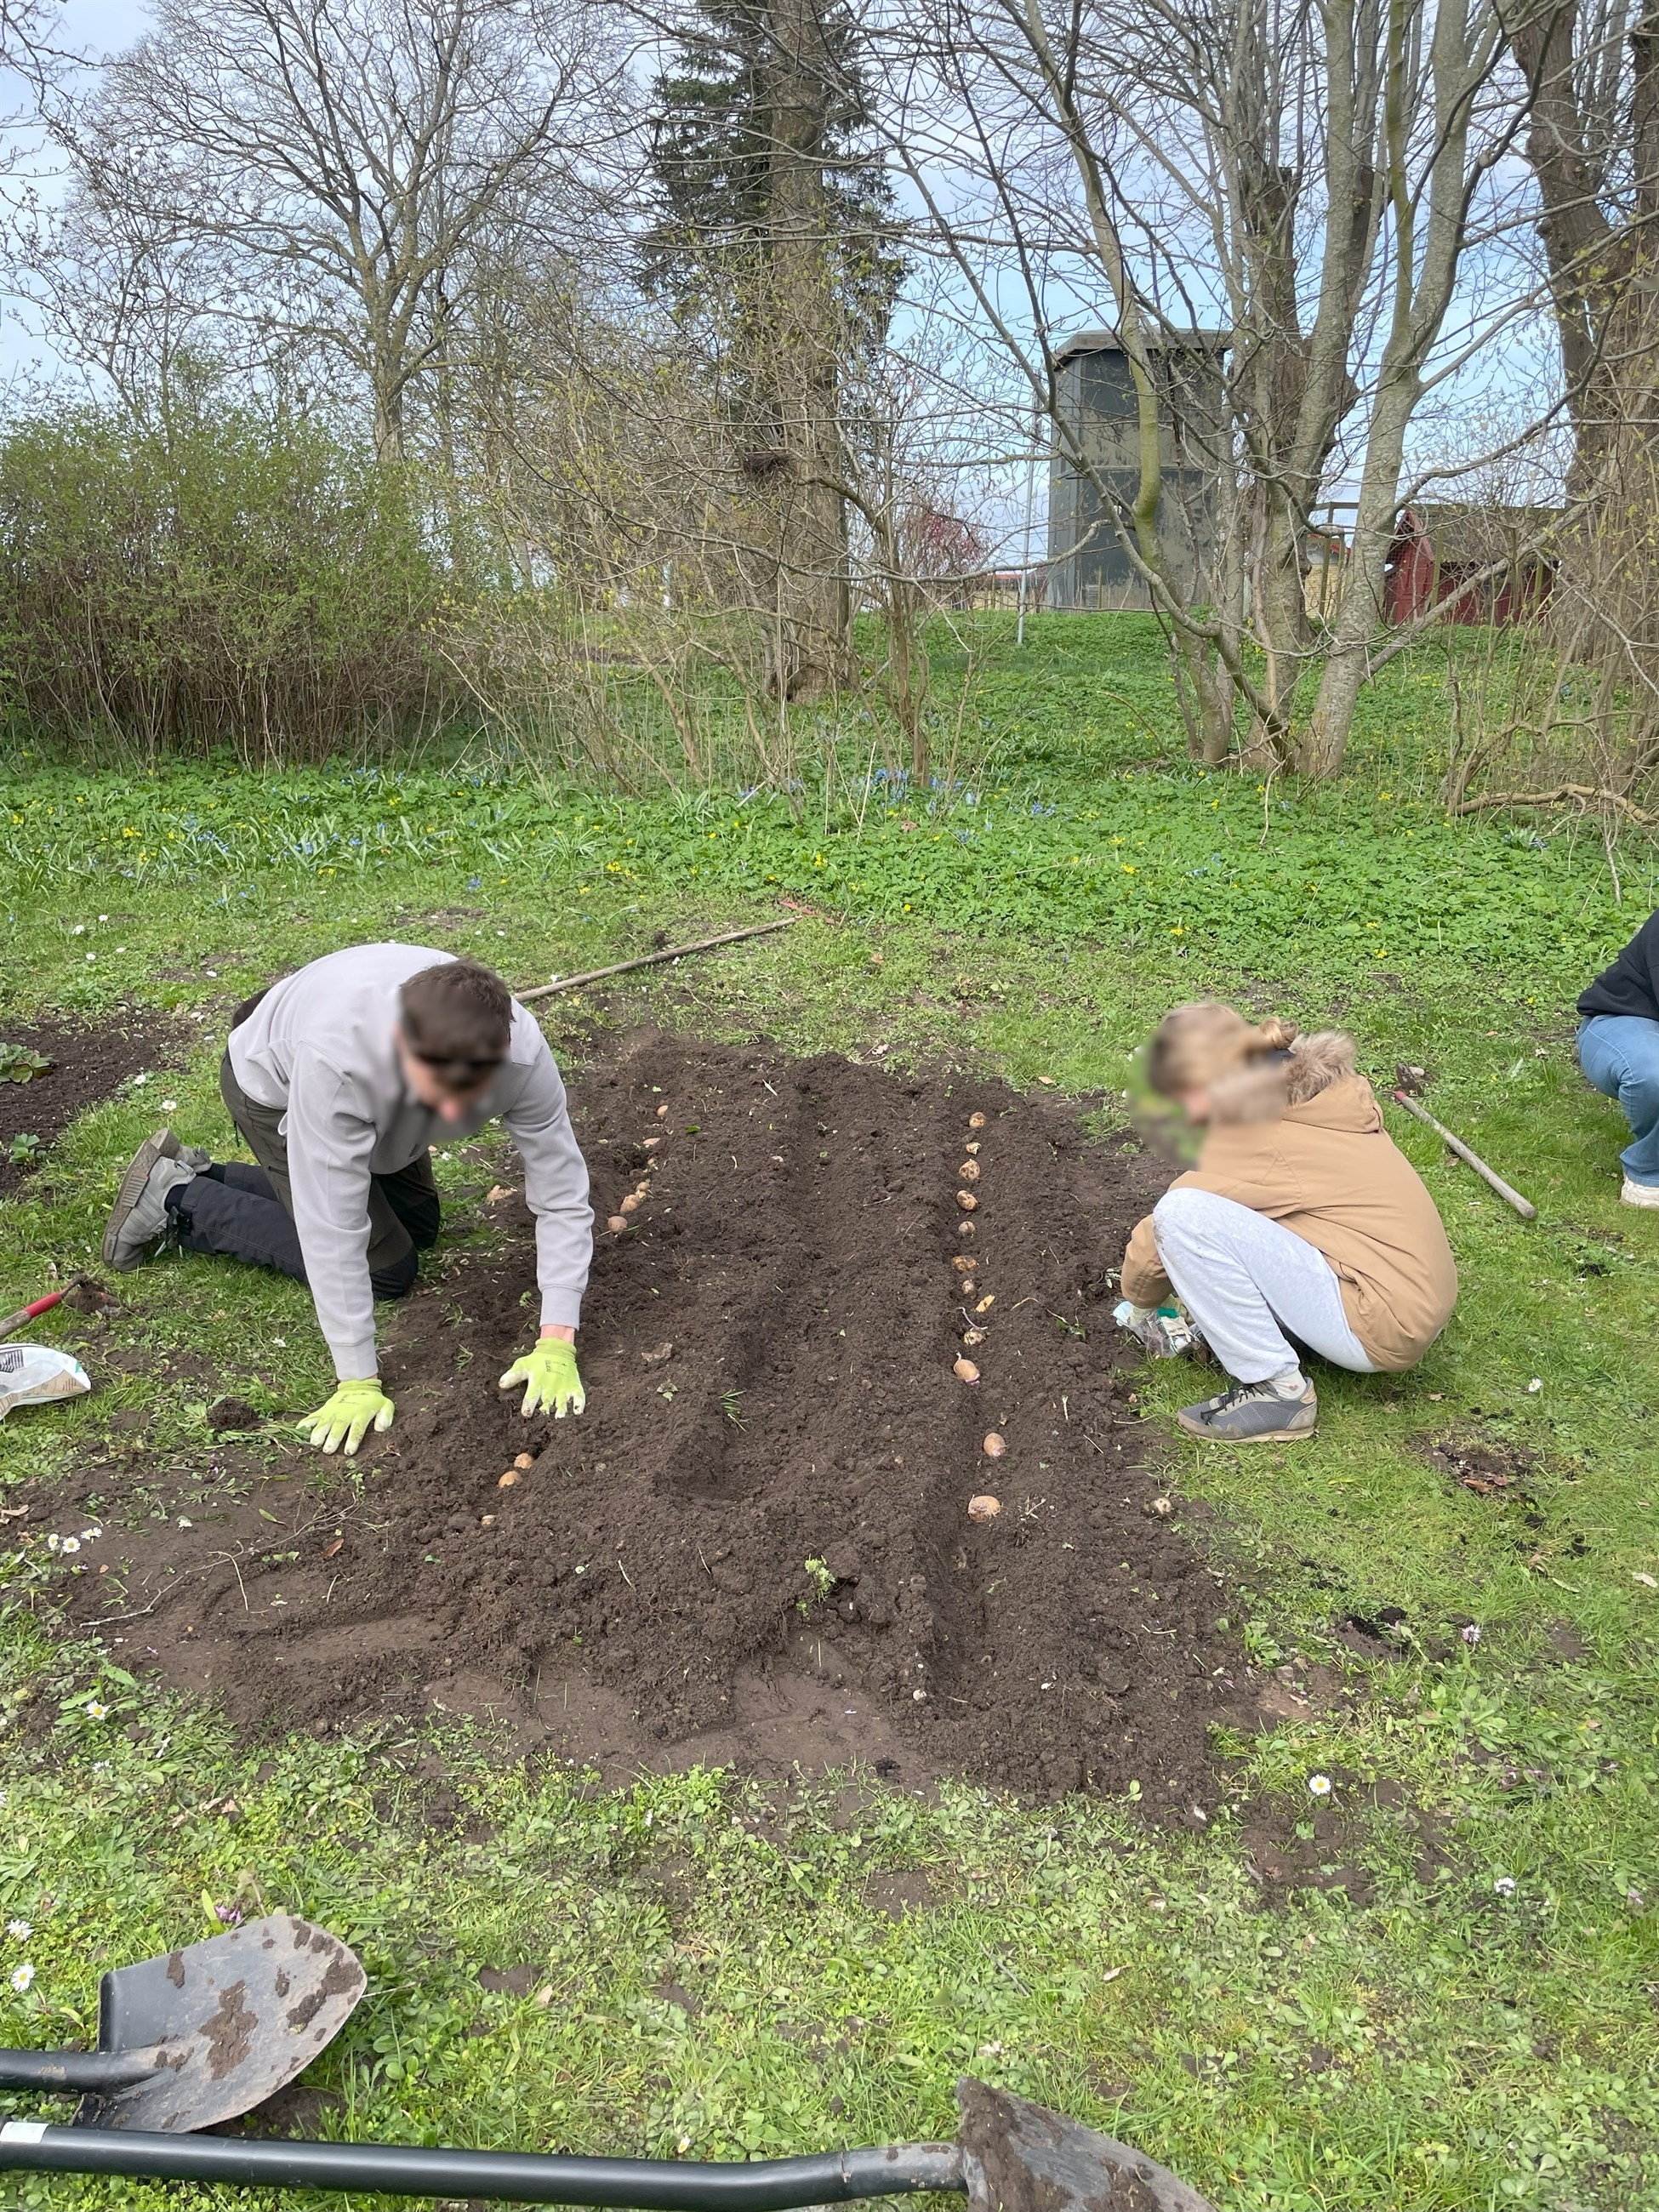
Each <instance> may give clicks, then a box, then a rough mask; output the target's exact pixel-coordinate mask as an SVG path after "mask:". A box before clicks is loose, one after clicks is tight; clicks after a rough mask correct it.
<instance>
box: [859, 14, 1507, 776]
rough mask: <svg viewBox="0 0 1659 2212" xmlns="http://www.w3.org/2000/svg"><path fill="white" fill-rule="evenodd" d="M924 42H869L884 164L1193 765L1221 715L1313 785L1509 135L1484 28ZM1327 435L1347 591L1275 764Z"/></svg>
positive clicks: (1350, 18)
mask: <svg viewBox="0 0 1659 2212" xmlns="http://www.w3.org/2000/svg"><path fill="white" fill-rule="evenodd" d="M926 27H927V38H926V39H925V40H917V38H916V37H915V35H914V33H912V32H911V31H910V30H909V29H908V25H907V23H906V22H902V21H894V22H893V23H892V25H891V27H890V36H889V51H890V53H891V55H892V56H893V61H894V66H895V69H896V70H901V71H902V73H903V75H904V80H905V82H906V86H907V90H908V94H909V97H908V105H907V107H906V111H905V120H904V125H903V131H902V146H903V150H904V155H905V158H906V161H907V165H908V168H909V171H910V173H911V175H912V178H913V179H914V181H915V185H916V187H917V189H918V191H921V193H922V194H923V196H924V197H925V198H926V200H927V204H928V206H929V209H930V211H931V213H932V215H933V220H934V224H935V228H936V234H937V235H938V238H939V241H940V243H941V245H942V246H943V248H944V249H945V251H946V252H949V253H950V255H951V257H952V258H953V260H954V262H955V264H956V265H957V270H958V271H959V273H960V276H961V277H962V278H963V282H964V284H965V288H966V290H967V293H968V295H969V298H970V299H971V301H972V303H973V307H974V309H975V311H976V312H977V313H978V314H979V315H981V317H982V318H983V319H985V321H986V322H987V323H988V324H989V325H990V326H991V327H992V328H993V329H994V331H996V333H997V336H998V338H999V340H1000V343H1001V344H1002V346H1003V347H1004V349H1006V352H1007V354H1008V356H1009V358H1010V361H1011V363H1012V367H1013V368H1014V370H1015V372H1016V374H1018V376H1019V377H1020V378H1021V379H1022V380H1024V383H1025V384H1026V385H1027V386H1028V387H1029V389H1030V392H1031V395H1032V397H1033V398H1034V399H1035V400H1036V404H1038V405H1039V406H1040V407H1041V408H1042V410H1044V411H1045V413H1046V415H1047V416H1048V421H1049V423H1050V425H1051V429H1052V435H1053V437H1054V445H1055V447H1056V450H1057V452H1058V453H1060V454H1061V455H1062V456H1063V457H1064V459H1066V462H1067V463H1068V464H1069V465H1071V467H1073V469H1074V470H1076V471H1079V473H1081V474H1084V475H1086V476H1089V477H1091V479H1092V481H1093V482H1094V483H1095V486H1096V489H1097V494H1098V497H1099V502H1100V506H1101V509H1102V513H1103V517H1104V520H1105V525H1106V526H1107V527H1109V528H1111V529H1112V530H1114V531H1115V533H1116V535H1117V537H1118V538H1119V541H1120V543H1121V545H1122V546H1123V548H1124V550H1125V551H1126V553H1127V556H1128V558H1129V560H1130V562H1131V564H1132V566H1133V568H1134V570H1135V572H1136V573H1137V574H1139V576H1140V577H1141V579H1142V580H1143V582H1144V585H1145V587H1146V593H1147V596H1148V599H1149V601H1150V604H1151V605H1152V608H1153V610H1154V611H1156V612H1157V613H1158V614H1159V615H1160V617H1162V618H1163V619H1164V623H1166V625H1167V627H1168V628H1169V629H1170V633H1171V636H1172V641H1173V643H1174V646H1175V648H1176V666H1177V672H1178V673H1179V674H1180V675H1181V676H1182V678H1183V679H1184V681H1185V684H1186V688H1187V692H1188V700H1189V702H1190V704H1191V707H1192V709H1193V712H1192V717H1191V720H1192V724H1193V727H1194V744H1195V749H1196V750H1199V751H1200V753H1201V754H1202V755H1203V756H1204V757H1206V758H1208V759H1210V760H1212V761H1213V760H1218V759H1220V758H1222V757H1225V754H1226V752H1227V751H1228V750H1229V749H1230V747H1231V743H1232V741H1233V738H1232V733H1233V728H1234V722H1235V716H1236V714H1237V708H1238V706H1239V705H1241V704H1242V705H1243V707H1244V708H1245V709H1246V710H1247V713H1248V715H1249V720H1250V723H1251V726H1252V728H1253V730H1254V732H1255V736H1256V738H1257V739H1258V740H1259V741H1261V743H1263V744H1265V746H1266V747H1267V750H1268V751H1269V754H1270V756H1271V757H1273V759H1275V760H1277V761H1278V762H1279V763H1282V764H1286V765H1288V764H1289V763H1291V761H1292V759H1294V760H1296V761H1297V762H1298V763H1299V764H1300V765H1302V766H1304V767H1306V768H1308V769H1313V770H1315V771H1316V772H1321V773H1328V772H1330V771H1332V770H1333V769H1335V768H1336V767H1337V766H1339V765H1340V761H1341V757H1342V750H1343V746H1344V744H1345V743H1346V731H1347V726H1348V723H1349V721H1350V720H1351V719H1352V708H1353V702H1354V698H1355V696H1357V692H1358V683H1359V681H1360V680H1361V679H1362V678H1363V674H1364V666H1365V648H1366V646H1367V644H1368V643H1369V641H1370V637H1371V635H1373V633H1374V630H1375V628H1376V623H1377V620H1378V618H1379V614H1380V586H1381V579H1382V569H1383V562H1384V560H1385V558H1386V555H1387V550H1388V546H1389V542H1390V539H1391V538H1392V532H1393V522H1394V514H1395V496H1396V494H1397V490H1398V486H1399V481H1400V473H1401V465H1402V458H1403V451H1404V439H1405V435H1406V431H1407V428H1408V426H1409V423H1410V421H1411V416H1412V413H1413V409H1414V407H1415V405H1416V404H1417V402H1418V400H1419V398H1420V396H1421V393H1422V391H1423V389H1424V386H1425V378H1426V376H1427V374H1428V371H1429V364H1430V361H1431V356H1432V354H1433V351H1434V349H1435V347H1436V345H1437V343H1438V342H1439V340H1440V338H1441V337H1442V334H1443V330H1444V327H1445V319H1446V315H1447V313H1448V310H1449V307H1450V305H1451V302H1452V301H1453V298H1454V296H1455V287H1456V283H1457V278H1458V274H1459V270H1460V268H1461V266H1462V254H1463V252H1464V251H1465V249H1466V247H1467V246H1468V243H1469V240H1470V238H1471V235H1472V234H1473V232H1474V220H1475V212H1476V209H1477V204H1478V202H1479V198H1480V192H1481V189H1482V186H1483V184H1484V182H1485V180H1486V178H1487V177H1488V175H1489V173H1490V172H1491V170H1492V166H1493V164H1494V162H1495V161H1497V159H1498V156H1499V155H1501V152H1502V151H1503V149H1504V147H1505V146H1506V145H1507V144H1508V143H1509V141H1510V137H1511V136H1512V134H1513V131H1514V130H1515V127H1516V118H1517V113H1518V105H1519V99H1518V88H1517V86H1516V84H1515V83H1513V82H1509V81H1507V80H1505V79H1504V77H1503V76H1502V74H1501V64H1502V60H1503V56H1504V36H1503V29H1502V25H1501V22H1500V21H1499V17H1498V9H1497V4H1496V0H1450V4H1449V5H1442V4H1440V0H1434V4H1431V0H1323V4H1316V0H1195V4H1194V5H1191V6H1186V5H1182V6H1177V5H1176V4H1175V0H1150V4H1147V5H1134V6H1130V5H1128V4H1126V0H1066V4H1064V5H1062V4H1061V0H1053V4H1052V5H1050V4H1045V0H983V4H980V0H975V5H973V6H963V5H959V4H957V0H930V4H929V6H928V8H927V13H926ZM1499 221H1500V218H1499V217H1498V216H1496V215H1494V216H1492V225H1493V226H1496V225H1498V222H1499ZM1068 308H1069V313H1067V310H1068ZM1067 320H1069V321H1072V322H1073V323H1084V322H1092V323H1104V324H1105V325H1107V326H1108V327H1109V329H1110V330H1111V331H1113V332H1115V335H1116V337H1118V339H1119V341H1120V342H1121V345H1122V348H1123V351H1124V354H1125V356H1126V357H1127V361H1128V363H1129V367H1130V371H1131V374H1132V377H1133V387H1134V397H1135V405H1136V410H1137V417H1138V431H1139V481H1138V482H1137V483H1133V484H1128V483H1123V482H1122V481H1121V480H1120V481H1118V482H1116V483H1114V482H1112V481H1111V480H1109V478H1108V477H1105V476H1103V474H1102V472H1101V471H1100V470H1099V469H1098V467H1097V465H1096V464H1095V463H1093V462H1092V461H1091V457H1090V455H1089V454H1088V453H1086V452H1085V451H1084V450H1083V447H1082V444H1081V442H1080V441H1079V438H1078V436H1077V434H1076V430H1075V428H1074V426H1073V424H1071V423H1070V422H1067V421H1066V419H1065V416H1064V411H1063V410H1062V409H1061V408H1060V406H1059V404H1058V380H1057V376H1056V363H1055V358H1054V349H1053V343H1052V341H1051V337H1050V332H1051V331H1054V330H1056V329H1058V328H1063V327H1064V322H1065V321H1067ZM1206 321H1212V322H1213V323H1214V324H1215V325H1219V326H1220V327H1221V328H1223V329H1224V330H1225V331H1226V332H1227V333H1228V336H1229V340H1230V347H1229V360H1228V369H1227V385H1226V389H1227V398H1228V409H1227V417H1226V420H1225V423H1224V424H1223V425H1222V426H1221V427H1220V430H1219V433H1218V435H1215V436H1213V437H1212V439H1211V441H1210V447H1211V450H1210V453H1209V456H1208V459H1209V465H1210V466H1211V468H1212V471H1213V474H1214V478H1215V482H1216V487H1217V501H1218V519H1219V524H1220V530H1221V540H1222V542H1221V543H1220V544H1219V545H1218V550H1217V555H1216V557H1215V560H1214V561H1213V562H1212V564H1211V566H1210V568H1209V570H1208V573H1207V574H1202V573H1201V574H1200V575H1199V576H1198V577H1196V578H1195V579H1194V583H1193V585H1192V586H1189V587H1188V588H1185V589H1183V588H1182V587H1181V579H1180V578H1179V576H1178V574H1177V571H1176V568H1175V566H1173V565H1172V563H1171V562H1170V558H1169V549H1168V545H1167V544H1166V543H1165V538H1166V536H1167V533H1168V520H1169V518H1168V509H1169V506H1170V489H1169V487H1168V483H1167V477H1166V472H1165V470H1164V465H1163V462H1162V460H1161V458H1160V454H1161V441H1162V440H1163V438H1164V423H1163V417H1164V415H1165V414H1166V412H1167V410H1169V408H1170V401H1171V394H1170V390H1169V388H1168V383H1167V380H1161V379H1160V376H1159V374H1158V363H1157V358H1156V356H1157V355H1158V348H1159V341H1160V339H1161V338H1177V337H1180V336H1181V335H1182V333H1183V332H1184V331H1185V330H1186V329H1188V328H1190V327H1191V326H1192V325H1194V324H1195V323H1200V322H1206ZM1345 423H1346V426H1347V429H1348V435H1350V437H1351V438H1352V441H1354V442H1355V443H1360V442H1363V443H1364V447H1365V450H1366V454H1367V469H1366V478H1365V485H1364V494H1363V496H1362V502H1361V510H1360V522H1359V531H1358V536H1357V538H1356V543H1355V545H1354V549H1353V562H1352V566H1353V569H1354V573H1355V574H1356V576H1358V578H1359V579H1360V583H1361V588H1360V589H1359V590H1358V591H1356V592H1351V593H1350V594H1349V595H1348V596H1347V598H1346V599H1345V601H1344V611H1343V615H1342V617H1340V621H1339V627H1338V631H1337V635H1336V636H1335V638H1334V640H1332V641H1325V640H1323V639H1322V638H1321V637H1319V636H1318V635H1316V631H1315V629H1314V628H1313V626H1312V625H1311V624H1310V621H1309V618H1308V616H1307V612H1306V608H1305V595H1304V577H1305V572H1306V566H1307V557H1308V555H1307V549H1308V540H1309V532H1310V510H1311V508H1312V507H1313V506H1314V504H1315V503H1316V501H1317V499H1318V498H1319V496H1320V495H1321V492H1322V489H1323V488H1324V486H1325V484H1326V483H1327V480H1328V469H1329V466H1330V465H1331V462H1332V457H1333V453H1334V450H1335V449H1336V447H1337V442H1338V439H1339V435H1340V434H1341V433H1342V431H1343V428H1344V425H1345ZM1188 429H1189V431H1190V429H1191V426H1190V425H1188ZM1229 532H1231V534H1232V543H1231V544H1228V542H1227V538H1228V533H1229ZM1235 579H1239V580H1243V582H1244V583H1245V584H1246V585H1247V586H1248V604H1249V623H1250V626H1251V628H1252V629H1254V632H1255V639H1256V641H1257V642H1258V643H1259V645H1260V646H1261V648H1262V660H1261V663H1260V664H1259V666H1260V672H1258V664H1257V662H1256V661H1255V659H1254V657H1253V656H1252V655H1251V653H1249V650H1248V647H1247V635H1248V634H1247V632H1246V629H1245V627H1244V624H1243V620H1242V619H1241V615H1242V607H1241V605H1240V602H1239V601H1238V600H1237V599H1236V598H1235V596H1234V591H1235V585H1234V580H1235ZM1327 642H1328V643H1329V658H1330V665H1329V666H1328V668H1327V670H1326V671H1325V676H1324V679H1323V681H1322V696H1321V700H1320V702H1319V705H1318V707H1317V708H1316V713H1315V716H1314V722H1313V726H1312V728H1311V730H1310V732H1309V733H1308V734H1307V736H1306V738H1305V739H1304V740H1303V741H1301V742H1299V743H1298V741H1297V737H1296V735H1295V733H1294V732H1293V728H1292V720H1293V714H1294V709H1295V696H1296V690H1297V682H1298V679H1299V678H1300V677H1301V676H1302V674H1303V672H1304V670H1305V669H1306V668H1307V667H1308V666H1309V665H1310V661H1311V660H1313V659H1316V658H1320V657H1323V655H1324V653H1325V650H1326V646H1327Z"/></svg>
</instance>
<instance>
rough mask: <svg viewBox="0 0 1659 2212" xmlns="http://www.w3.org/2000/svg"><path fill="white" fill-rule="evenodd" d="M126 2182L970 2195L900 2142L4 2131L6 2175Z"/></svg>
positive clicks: (641, 2210) (692, 2196)
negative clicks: (713, 2147) (652, 2147)
mask: <svg viewBox="0 0 1659 2212" xmlns="http://www.w3.org/2000/svg"><path fill="white" fill-rule="evenodd" d="M6 2171H10V2172H33V2173H118V2174H124V2175H125V2176H127V2177H128V2178H129V2179H133V2180H161V2181H197V2182H203V2181H230V2182H240V2183H242V2184H244V2185H256V2186H263V2187H264V2188H276V2189H333V2190H351V2189H361V2190H377V2189H378V2190H380V2191H383V2192H384V2193H386V2195H388V2196H394V2197H495V2198H497V2199H502V2200H505V2201H506V2202H507V2203H515V2204H592V2205H610V2206H628V2207H631V2208H633V2212H793V2208H796V2207H799V2206H803V2205H810V2204H826V2203H835V2202H836V2201H838V2200H845V2199H848V2198H852V2197H894V2196H898V2195H901V2194H903V2193H907V2192H908V2191H915V2190H921V2189H946V2190H957V2191H962V2190H965V2189H966V2188H967V2186H968V2184H967V2179H966V2177H965V2175H964V2172H963V2160H962V2153H961V2151H960V2150H959V2149H958V2148H957V2146H956V2145H955V2144H954V2143H897V2144H894V2145H891V2146H890V2147H889V2148H884V2149H880V2150H847V2151H829V2152H826V2153H824V2154H822V2155H821V2156H818V2157H814V2158H775V2159H757V2160H754V2161H753V2162H752V2163H750V2164H746V2165H729V2166H698V2165H693V2164H686V2165H681V2164H679V2163H678V2161H677V2160H672V2159H652V2158H540V2157H537V2156H534V2155H532V2154H530V2153H527V2152H521V2151H490V2150H423V2149H422V2148H419V2147H418V2146H417V2145H414V2144H402V2143H328V2142H267V2141H261V2140H249V2141H244V2142H239V2141H237V2140H236V2139H235V2138H234V2137H231V2136H169V2135H155V2134H145V2133H141V2132H140V2131H138V2130H131V2131H128V2130H121V2129H113V2128H53V2127H43V2126H41V2125H40V2124H38V2123H36V2122H33V2121H28V2120H12V2121H9V2122H8V2124H6V2125H5V2126H4V2127H0V2172H6Z"/></svg>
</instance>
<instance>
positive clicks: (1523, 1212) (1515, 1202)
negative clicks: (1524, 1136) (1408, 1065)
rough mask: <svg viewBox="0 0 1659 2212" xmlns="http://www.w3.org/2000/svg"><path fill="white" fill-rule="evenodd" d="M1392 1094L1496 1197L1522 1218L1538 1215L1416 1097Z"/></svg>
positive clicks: (1398, 1103) (1535, 1208) (1477, 1154)
mask: <svg viewBox="0 0 1659 2212" xmlns="http://www.w3.org/2000/svg"><path fill="white" fill-rule="evenodd" d="M1394 1096H1395V1104H1396V1105H1398V1106H1403V1107H1404V1108H1405V1109H1406V1111H1407V1113H1408V1114H1415V1115H1416V1116H1417V1118H1418V1120H1419V1121H1426V1122H1427V1124H1428V1126H1429V1127H1430V1128H1431V1129H1432V1130H1433V1131H1434V1133H1435V1134H1436V1136H1437V1137H1439V1138H1440V1139H1443V1141H1444V1142H1445V1143H1446V1144H1448V1145H1449V1146H1451V1149H1452V1150H1453V1152H1455V1153H1456V1155H1457V1157H1458V1158H1459V1159H1460V1160H1467V1161H1468V1164H1469V1165H1470V1166H1471V1167H1472V1168H1473V1169H1474V1171H1475V1173H1476V1175H1478V1176H1480V1179H1481V1181H1482V1182H1489V1183H1490V1184H1491V1185H1492V1188H1493V1189H1494V1190H1495V1191H1496V1192H1497V1193H1498V1196H1499V1198H1501V1199H1504V1200H1507V1202H1508V1203H1509V1204H1510V1206H1513V1207H1514V1208H1515V1210H1516V1212H1517V1213H1518V1214H1519V1215H1520V1217H1521V1218H1522V1221H1535V1220H1536V1219H1537V1218H1538V1208H1537V1207H1536V1206H1534V1204H1533V1202H1532V1200H1530V1199H1529V1198H1522V1195H1521V1194H1520V1192H1519V1191H1518V1190H1511V1189H1510V1186H1509V1185H1508V1183H1506V1182H1504V1178H1503V1176H1500V1175H1496V1174H1494V1173H1493V1171H1492V1169H1491V1168H1489V1167H1488V1166H1487V1165H1486V1162H1485V1160H1483V1159H1482V1158H1481V1157H1480V1153H1479V1152H1471V1151H1470V1149H1469V1147H1468V1146H1467V1145H1466V1144H1465V1143H1464V1142H1463V1139H1462V1138H1461V1137H1454V1136H1453V1134H1452V1133H1451V1131H1450V1130H1449V1128H1448V1127H1446V1125H1445V1123H1444V1122H1443V1121H1436V1120H1435V1118H1434V1116H1433V1115H1432V1114H1431V1113H1430V1112H1428V1110H1427V1109H1425V1108H1424V1107H1422V1106H1419V1104H1418V1103H1417V1101H1416V1099H1415V1098H1413V1097H1410V1096H1408V1094H1407V1092H1405V1091H1395V1094H1394Z"/></svg>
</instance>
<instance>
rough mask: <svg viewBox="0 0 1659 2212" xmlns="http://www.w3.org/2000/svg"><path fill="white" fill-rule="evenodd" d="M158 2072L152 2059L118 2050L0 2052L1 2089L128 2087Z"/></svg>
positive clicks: (72, 2089)
mask: <svg viewBox="0 0 1659 2212" xmlns="http://www.w3.org/2000/svg"><path fill="white" fill-rule="evenodd" d="M153 2073H155V2066H154V2064H153V2063H152V2062H151V2061H150V2060H149V2059H148V2058H136V2057H132V2056H131V2054H130V2053H126V2052H123V2051H0V2089H48V2090H51V2089H63V2090H66V2091H69V2092H70V2093H74V2094H79V2093H82V2092H83V2091H86V2090H97V2089H126V2088H130V2087H131V2086H132V2084H133V2083H134V2082H135V2081H149V2077H150V2075H152V2074H153Z"/></svg>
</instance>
